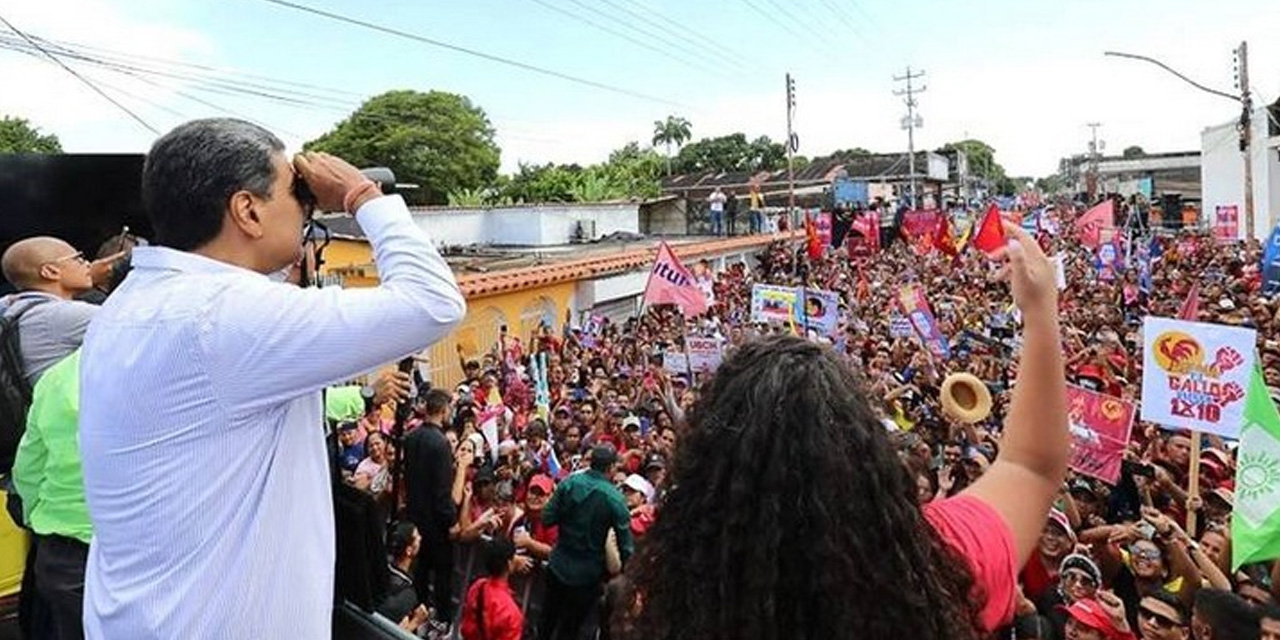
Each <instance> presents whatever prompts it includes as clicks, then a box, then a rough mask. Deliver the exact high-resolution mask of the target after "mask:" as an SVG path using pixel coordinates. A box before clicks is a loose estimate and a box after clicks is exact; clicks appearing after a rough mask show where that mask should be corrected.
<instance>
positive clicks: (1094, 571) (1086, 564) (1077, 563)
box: [1059, 553, 1102, 585]
mask: <svg viewBox="0 0 1280 640" xmlns="http://www.w3.org/2000/svg"><path fill="white" fill-rule="evenodd" d="M1069 569H1074V570H1076V571H1082V572H1084V573H1085V574H1086V575H1088V576H1089V577H1090V578H1093V584H1095V585H1101V584H1102V571H1101V570H1099V569H1098V564H1097V563H1095V562H1094V561H1093V559H1092V558H1090V557H1089V556H1086V555H1084V554H1080V553H1072V554H1070V555H1068V556H1067V557H1065V558H1063V559H1062V564H1061V565H1060V567H1059V573H1066V572H1067V570H1069Z"/></svg>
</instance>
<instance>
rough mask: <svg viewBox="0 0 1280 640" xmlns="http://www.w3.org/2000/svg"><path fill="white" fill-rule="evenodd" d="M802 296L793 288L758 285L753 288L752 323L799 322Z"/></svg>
mask: <svg viewBox="0 0 1280 640" xmlns="http://www.w3.org/2000/svg"><path fill="white" fill-rule="evenodd" d="M799 306H800V294H799V292H798V291H797V290H796V289H794V288H792V287H779V286H775V285H770V284H757V285H753V286H752V287H751V321H752V322H781V323H787V322H799V319H800V313H801V310H800V309H799Z"/></svg>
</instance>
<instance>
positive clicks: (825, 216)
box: [813, 211, 832, 247]
mask: <svg viewBox="0 0 1280 640" xmlns="http://www.w3.org/2000/svg"><path fill="white" fill-rule="evenodd" d="M813 226H814V227H816V228H817V230H818V241H819V242H821V243H822V246H823V247H829V246H831V237H832V236H831V234H832V231H831V212H830V211H823V212H821V213H819V214H818V215H817V216H816V217H814V219H813Z"/></svg>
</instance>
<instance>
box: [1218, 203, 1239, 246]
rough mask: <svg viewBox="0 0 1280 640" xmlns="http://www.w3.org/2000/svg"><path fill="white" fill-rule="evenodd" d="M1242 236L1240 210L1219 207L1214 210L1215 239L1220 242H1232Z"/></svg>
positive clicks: (1231, 206) (1223, 206) (1226, 206)
mask: <svg viewBox="0 0 1280 640" xmlns="http://www.w3.org/2000/svg"><path fill="white" fill-rule="evenodd" d="M1239 235H1240V208H1239V207H1237V206H1235V205H1233V204H1232V205H1221V204H1220V205H1218V206H1216V207H1214V208H1213V237H1214V239H1216V240H1218V241H1219V242H1232V241H1234V240H1235V239H1236V238H1237V237H1238V236H1239Z"/></svg>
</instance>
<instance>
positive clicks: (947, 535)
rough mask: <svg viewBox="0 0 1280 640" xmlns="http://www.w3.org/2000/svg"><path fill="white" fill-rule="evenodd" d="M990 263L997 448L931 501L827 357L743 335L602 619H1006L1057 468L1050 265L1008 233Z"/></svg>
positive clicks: (759, 638)
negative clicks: (998, 319)
mask: <svg viewBox="0 0 1280 640" xmlns="http://www.w3.org/2000/svg"><path fill="white" fill-rule="evenodd" d="M1004 227H1005V233H1006V236H1008V237H1009V238H1010V240H1011V241H1010V242H1009V244H1008V246H1007V247H1006V248H1002V249H1000V250H999V252H998V253H997V254H996V255H995V256H993V257H994V258H995V259H997V260H1000V261H1002V262H1003V265H1002V268H1001V270H1000V272H999V273H998V274H997V278H998V279H1003V280H1007V281H1009V282H1010V284H1011V286H1012V289H1013V297H1014V300H1015V302H1016V303H1017V304H1018V306H1019V307H1020V308H1021V310H1022V313H1023V316H1024V321H1025V329H1024V333H1023V339H1024V343H1023V353H1022V358H1021V361H1020V363H1019V365H1020V366H1019V367H1018V380H1017V386H1016V387H1015V391H1014V395H1013V400H1012V408H1011V409H1010V411H1009V414H1008V418H1007V420H1006V422H1005V428H1004V436H1003V438H1002V441H1001V449H1000V455H999V456H998V458H997V459H996V461H995V462H994V463H992V465H991V467H990V469H989V470H988V471H987V472H986V473H985V474H983V476H982V477H981V478H980V479H979V480H977V481H976V482H974V483H973V484H972V485H971V486H969V487H968V488H966V489H965V490H964V491H963V492H961V493H960V494H958V495H957V496H955V497H954V498H949V499H945V500H940V501H935V502H933V503H930V504H928V505H926V506H923V507H921V506H919V505H918V504H917V487H916V484H915V482H914V481H913V479H912V478H911V476H910V474H909V472H908V470H907V469H906V465H904V464H903V463H902V461H901V460H900V459H899V457H898V456H897V455H896V453H895V451H894V447H893V445H892V444H891V442H890V439H889V437H888V435H887V433H886V430H885V427H884V425H883V424H881V422H880V421H879V420H878V419H877V418H876V414H875V411H874V410H873V408H872V407H873V401H872V399H871V398H868V397H867V395H866V393H865V392H864V390H863V389H864V387H863V386H862V384H861V383H860V381H859V380H858V379H857V378H856V377H855V374H854V372H853V371H851V370H850V368H849V366H848V365H847V364H846V363H845V361H844V360H842V359H840V358H839V357H838V356H837V355H836V353H835V352H833V351H832V350H830V349H827V348H824V347H821V346H819V345H816V344H813V343H810V342H807V341H804V340H801V339H798V338H791V337H773V338H768V339H764V340H760V341H757V342H754V343H749V344H747V345H744V346H743V347H741V348H740V349H739V350H738V351H737V353H735V354H734V355H733V356H731V357H730V358H729V359H728V360H727V361H726V362H725V363H724V364H723V365H722V367H721V368H720V370H719V371H718V372H717V375H716V376H715V378H714V379H713V380H712V381H711V382H710V383H709V385H708V388H706V389H705V390H704V394H703V397H702V398H701V400H700V401H699V402H698V404H697V405H696V407H695V408H694V410H693V412H692V414H691V415H690V424H689V431H688V433H687V435H685V436H683V437H682V440H681V444H680V448H679V449H678V450H677V453H676V456H675V460H674V464H673V468H672V469H671V470H670V477H669V484H670V485H671V486H672V489H671V490H670V492H669V493H668V495H667V497H666V501H665V503H664V506H663V511H662V513H661V515H660V516H659V518H658V520H657V522H656V523H655V524H654V526H653V528H652V529H651V530H650V532H649V534H648V539H647V540H646V544H645V545H643V547H642V548H641V549H640V550H639V553H638V555H637V557H636V558H634V559H633V562H632V564H631V566H630V567H628V571H627V575H628V578H629V579H630V581H632V582H633V584H634V587H635V598H634V599H633V600H630V602H632V603H633V606H630V607H628V611H627V612H626V614H627V615H626V618H627V619H625V620H623V621H621V623H620V624H617V625H616V626H615V630H617V631H620V632H622V634H623V635H625V636H626V637H634V638H644V639H647V640H683V639H685V638H688V639H698V640H718V639H724V640H729V639H732V640H775V639H782V638H788V639H790V638H804V639H814V640H827V639H833V638H859V639H861V638H865V639H871V640H880V639H891V640H892V639H897V638H903V639H905V638H911V639H913V640H916V639H919V640H932V639H941V638H959V639H970V638H980V637H984V636H985V635H987V634H989V633H990V632H991V631H992V630H994V629H995V628H997V627H998V626H1000V625H1002V624H1005V623H1007V622H1008V621H1009V620H1010V619H1011V618H1012V614H1013V610H1014V604H1015V596H1016V575H1015V574H1016V572H1017V569H1018V567H1019V566H1021V564H1022V562H1023V561H1025V560H1026V558H1027V556H1028V555H1029V554H1030V553H1031V551H1032V550H1033V549H1034V548H1035V546H1036V541H1037V539H1038V538H1039V536H1040V531H1041V529H1042V528H1043V526H1044V521H1045V514H1046V513H1048V510H1049V506H1050V503H1051V501H1052V500H1053V497H1054V494H1055V493H1056V491H1057V489H1058V488H1059V487H1060V486H1061V485H1062V481H1063V477H1064V476H1065V474H1066V468H1067V461H1068V452H1069V446H1070V444H1069V439H1068V431H1067V423H1066V418H1065V416H1066V382H1065V380H1064V378H1063V365H1062V356H1061V348H1060V338H1059V327H1058V316H1057V311H1058V310H1057V289H1056V287H1055V285H1054V272H1053V265H1052V264H1051V263H1050V262H1049V260H1048V258H1046V257H1045V255H1044V253H1043V251H1041V249H1040V247H1039V246H1038V245H1037V244H1036V242H1035V241H1034V240H1033V239H1032V238H1030V237H1029V236H1028V235H1027V234H1026V233H1025V232H1023V231H1022V229H1020V228H1019V227H1017V226H1015V225H1011V224H1005V226H1004Z"/></svg>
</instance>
